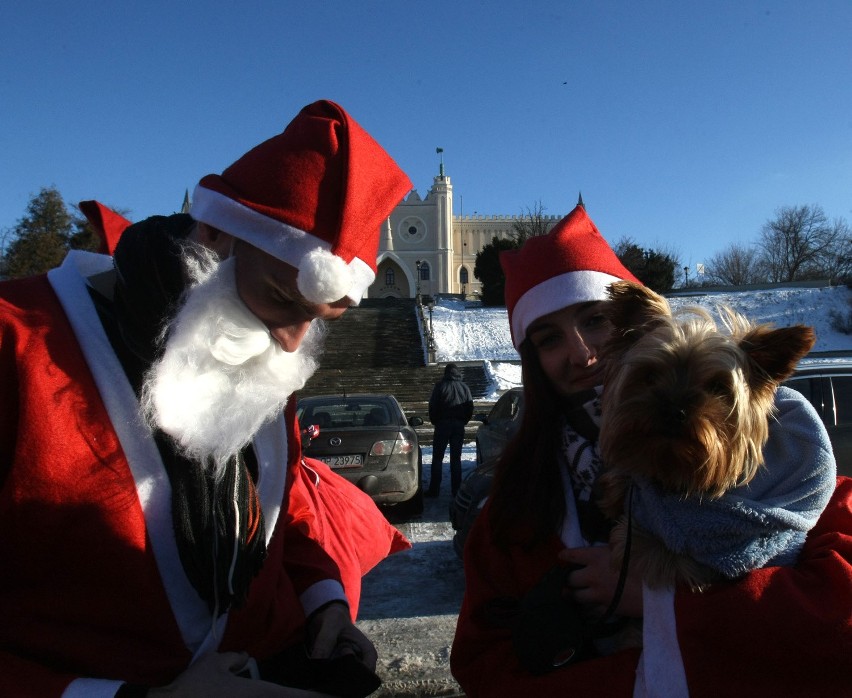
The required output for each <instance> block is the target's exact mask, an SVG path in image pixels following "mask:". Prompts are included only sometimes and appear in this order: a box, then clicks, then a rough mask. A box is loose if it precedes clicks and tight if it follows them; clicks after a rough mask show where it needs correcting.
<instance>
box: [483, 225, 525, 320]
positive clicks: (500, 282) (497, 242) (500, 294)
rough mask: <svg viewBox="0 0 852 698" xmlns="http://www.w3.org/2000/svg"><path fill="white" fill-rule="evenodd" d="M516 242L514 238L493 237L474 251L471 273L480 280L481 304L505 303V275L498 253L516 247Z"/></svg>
mask: <svg viewBox="0 0 852 698" xmlns="http://www.w3.org/2000/svg"><path fill="white" fill-rule="evenodd" d="M517 247H518V243H517V242H516V241H514V240H501V239H499V238H496V237H495V238H494V239H493V240H492V241H491V242H490V243H489V244H488V245H485V247H483V248H482V249H481V250H480V251H479V252H477V253H476V263H475V264H474V267H473V275H474V276H475V277H476V278H477V279H479V280H480V281H481V282H482V304H483V305H491V306H494V305H504V304H505V303H506V299H505V290H506V275H505V274H504V273H503V267H501V266H500V253H501V252H502V251H503V250H514V249H517Z"/></svg>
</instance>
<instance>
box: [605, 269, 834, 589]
mask: <svg viewBox="0 0 852 698" xmlns="http://www.w3.org/2000/svg"><path fill="white" fill-rule="evenodd" d="M609 296H610V301H609V302H608V303H607V304H606V306H607V307H606V309H605V311H604V312H605V314H606V316H607V317H608V319H609V320H610V322H611V323H612V325H613V328H614V329H613V334H612V337H611V339H610V340H609V342H608V343H607V345H606V346H605V347H604V348H603V350H602V360H603V361H604V362H605V366H606V374H605V379H604V390H603V395H602V417H601V429H600V450H601V455H602V458H603V462H604V472H603V474H602V475H601V477H600V478H599V482H598V485H597V487H598V494H599V506H600V507H601V509H602V510H603V512H604V513H605V514H606V515H607V516H609V517H611V518H612V519H613V520H616V521H617V523H616V525H615V527H614V529H613V532H612V536H611V538H610V542H611V545H612V549H613V555H614V558H615V561H616V564H619V565H620V564H621V560H622V558H623V556H624V550H625V544H626V539H627V530H628V527H627V517H628V516H631V515H632V518H633V526H632V531H631V538H632V540H631V547H630V558H629V560H630V564H631V565H633V564H635V565H637V566H638V568H639V571H640V572H641V573H642V576H643V579H644V581H645V583H646V584H647V585H648V586H650V587H661V586H672V585H674V584H675V583H678V582H686V583H688V584H689V585H690V586H691V587H692V588H693V589H694V590H701V589H703V588H705V587H706V586H707V585H709V584H710V583H712V582H714V581H717V580H719V579H724V578H730V577H732V576H735V573H732V572H730V571H729V570H727V569H726V568H725V567H724V566H721V567H720V566H716V565H714V564H712V563H710V564H707V562H706V559H705V561H704V562H699V561H698V560H697V559H695V556H694V555H693V554H692V553H693V551H694V550H695V549H699V548H701V547H702V546H706V547H707V548H709V549H718V548H719V546H726V545H740V544H743V545H744V546H745V547H748V546H749V545H754V540H753V539H749V540H747V541H746V542H745V543H743V540H742V539H741V538H740V537H738V536H740V534H741V533H742V531H744V530H746V529H742V530H740V523H741V520H740V518H739V511H740V509H742V508H743V507H742V506H741V500H740V499H739V498H738V496H739V495H737V496H733V497H731V498H730V501H728V500H725V497H726V494H727V493H731V492H732V491H734V490H736V491H737V493H739V492H741V491H742V490H741V489H737V488H744V486H747V485H748V484H749V483H750V482H752V480H753V479H754V478H755V477H756V476H758V474H759V473H760V471H761V470H762V469H764V467H765V466H764V457H763V448H764V445H765V444H766V442H767V439H768V437H769V427H770V420H772V419H773V416H774V407H773V406H774V402H775V395H776V391H777V388H778V385H779V383H780V382H782V381H783V380H784V379H785V378H787V377H788V376H789V375H790V374H791V373H792V372H793V371H794V369H795V367H796V364H797V363H798V361H799V359H801V358H802V357H803V356H805V354H807V353H808V351H810V349H811V347H812V346H813V344H814V342H815V339H816V337H815V334H814V331H813V329H812V328H810V327H805V326H803V325H798V326H794V327H784V328H779V329H773V328H772V327H771V326H769V325H756V324H752V323H751V322H750V321H748V320H747V319H746V318H745V317H743V316H741V315H739V314H737V313H736V312H734V311H733V310H731V309H720V314H721V316H722V323H721V327H720V326H719V325H717V323H716V322H715V321H714V320H713V319H712V316H711V315H710V313H708V312H706V311H704V310H703V309H701V308H694V309H690V310H689V311H688V313H686V314H684V315H681V314H680V313H679V314H678V315H677V316H673V314H672V311H671V309H670V307H669V304H668V302H667V301H666V300H665V298H663V297H662V296H659V295H658V294H656V293H654V292H653V291H651V290H649V289H648V288H645V287H644V286H641V285H639V284H635V283H631V282H626V281H625V282H616V283H614V284H612V285H611V286H610V289H609ZM828 458H829V460H830V455H829V456H828ZM761 477H762V475H761ZM819 483H820V484H819V486H820V488H822V489H825V488H827V492H825V493H823V492H820V493H819V496H818V499H819V502H822V504H821V506H825V503H826V502H827V500H828V495H829V494H830V492H831V487H832V486H833V478H830V477H825V478H819ZM745 489H748V488H745ZM819 502H818V503H817V505H816V506H817V507H819V506H820V504H819ZM759 506H760V505H759ZM738 507H739V509H738ZM749 513H750V512H749ZM702 517H704V520H703V523H702ZM759 519H760V512H756V513H755V521H749V522H748V525H749V526H750V527H751V528H750V529H749V530H748V534H749V535H752V534H755V531H756V536H757V537H758V538H760V537H761V536H763V535H764V532H763V531H762V530H761V526H762V525H763V522H762V521H760V520H759ZM815 520H816V519H815V518H814V521H815ZM729 525H730V526H731V530H734V534H733V535H731V534H730V531H729V530H726V526H729ZM811 525H812V524H811ZM785 533H786V532H785ZM782 537H783V536H782ZM699 538H704V539H705V540H704V541H701V540H698V539H699ZM784 540H786V539H784ZM799 540H800V541H803V540H804V533H802V534H801V536H800V538H799ZM785 544H786V543H785ZM760 545H762V544H761V543H758V544H757V546H758V547H759V546H760ZM797 552H798V551H796V554H797ZM729 553H730V551H729V550H728V551H725V555H728V557H729V558H730V557H731V555H730V554H729ZM698 557H701V556H698ZM733 557H736V558H737V559H738V560H739V559H740V558H741V557H742V556H741V555H740V553H739V552H738V551H737V552H735V553H734V554H733ZM794 559H795V558H794ZM738 564H739V563H738ZM764 564H768V563H767V562H766V560H762V561H758V562H757V563H756V564H755V567H760V566H764ZM773 564H774V563H773ZM746 566H748V563H746ZM745 571H748V570H747V569H743V570H740V569H738V570H737V573H739V574H742V573H744V572H745Z"/></svg>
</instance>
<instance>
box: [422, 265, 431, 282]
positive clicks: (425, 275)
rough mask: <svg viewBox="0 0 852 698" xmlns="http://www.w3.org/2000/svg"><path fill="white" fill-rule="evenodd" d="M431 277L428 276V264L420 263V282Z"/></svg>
mask: <svg viewBox="0 0 852 698" xmlns="http://www.w3.org/2000/svg"><path fill="white" fill-rule="evenodd" d="M430 278H431V275H430V274H429V262H420V280H421V281H429V279H430Z"/></svg>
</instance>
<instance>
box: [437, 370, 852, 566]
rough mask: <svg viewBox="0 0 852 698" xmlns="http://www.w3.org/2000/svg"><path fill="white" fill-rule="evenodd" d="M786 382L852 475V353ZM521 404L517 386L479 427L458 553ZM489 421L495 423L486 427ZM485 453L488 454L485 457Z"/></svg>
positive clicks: (461, 505) (455, 522)
mask: <svg viewBox="0 0 852 698" xmlns="http://www.w3.org/2000/svg"><path fill="white" fill-rule="evenodd" d="M784 385H786V386H787V387H789V388H793V389H795V390H798V391H799V392H800V393H802V395H804V396H805V397H806V398H807V399H808V400H809V401H810V403H811V404H812V405H813V406H814V408H815V409H816V411H817V413H818V414H819V416H820V418H821V419H822V421H823V423H824V424H825V427H826V430H827V431H828V437H829V438H830V439H831V446H832V449H833V450H834V458H835V460H836V461H837V474H838V475H846V476H849V477H852V359H848V358H846V359H831V358H825V359H815V358H810V359H804V360H803V361H802V362H801V363H800V364H799V366H798V368H797V369H796V373H795V374H793V376H792V377H790V378H789V379H787V380H786V381H785V382H784ZM504 399H505V402H504V404H502V405H501V401H503V400H504ZM498 407H499V408H500V409H499V410H498ZM522 410H523V390H522V389H521V388H512V389H511V390H510V391H507V392H506V393H504V394H503V395H502V396H501V397H500V399H499V400H498V401H497V402H496V403H495V404H494V407H493V408H492V409H491V412H489V414H488V415H487V417H485V418H484V422H483V426H482V427H480V428H479V430H478V431H477V434H476V454H477V462H478V463H482V464H481V465H479V467H477V468H476V469H475V470H474V471H473V472H471V473H470V475H468V476H467V477H466V478H465V479H464V481H462V484H461V487H460V488H459V491H458V493H457V494H456V497H455V499H454V500H453V502H452V503H451V504H450V522H451V524H452V526H453V528H454V529H456V534H455V536H454V537H453V546H454V547H455V550H456V552H457V553H458V555H459V556H461V554H462V551H463V550H464V543H465V541H466V540H467V535H468V533H469V532H470V527H471V526H472V525H473V522H474V521H475V520H476V516H477V515H478V514H479V512H480V511H481V510H482V507H483V505H484V504H485V499H486V497H487V496H488V491H489V489H490V488H491V482H492V480H493V479H494V465H495V461H496V458H497V457H498V456H499V454H500V451H502V448H503V446H505V444H506V442H508V440H509V439H510V438H511V437H512V435H514V433H515V431H517V427H518V424H519V418H520V415H521V413H522ZM495 413H496V414H495ZM492 415H494V418H493V421H492ZM489 422H491V425H490V428H488V429H486V428H485V427H486V425H488V423H489ZM498 445H499V448H498ZM495 451H496V453H495ZM480 454H482V455H483V456H485V454H488V455H487V456H485V459H484V463H483V459H482V458H481V457H480Z"/></svg>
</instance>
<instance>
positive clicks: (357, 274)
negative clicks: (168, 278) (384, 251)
mask: <svg viewBox="0 0 852 698" xmlns="http://www.w3.org/2000/svg"><path fill="white" fill-rule="evenodd" d="M190 215H191V216H192V217H193V218H194V219H195V220H197V221H201V222H202V223H207V224H208V225H212V226H213V227H215V228H218V229H220V230H223V231H225V232H226V233H228V234H229V235H233V236H234V237H236V238H239V239H240V240H244V241H245V242H247V243H249V244H250V245H254V246H255V247H257V248H258V249H261V250H263V251H264V252H266V253H268V254H271V255H272V256H273V257H275V258H276V259H280V260H281V261H282V262H287V264H290V265H292V266H294V267H295V268H296V269H298V270H299V275H298V279H297V280H298V286H299V291H300V292H301V293H302V295H304V296H305V298H306V299H307V300H309V301H310V302H312V303H331V302H333V301H337V300H340V299H341V298H345V297H348V298H350V299H352V300H353V301H354V302H355V303H360V302H361V298H362V297H363V296H364V293H365V292H366V291H367V289H368V288H369V286H370V284H372V283H373V281H374V280H375V278H376V274H375V272H374V271H373V270H372V268H371V267H370V265H369V264H367V263H366V262H365V261H364V260H361V259H358V258H357V257H356V258H354V259H353V260H352V261H351V262H349V263H348V264H347V262H346V260H344V259H342V258H340V257H337V256H336V255H334V254H332V252H331V244H330V243H329V242H327V241H326V240H323V239H321V238H318V237H316V236H314V235H311V234H310V233H308V232H305V231H304V230H300V229H299V228H296V227H294V226H292V225H288V224H287V223H284V222H283V221H278V220H275V219H274V218H270V217H269V216H265V215H263V214H262V213H258V212H257V211H255V210H254V209H251V208H249V207H248V206H243V205H242V204H241V203H239V202H237V201H235V200H234V199H232V198H230V197H228V196H225V195H224V194H220V193H219V192H216V191H213V190H212V189H207V188H206V187H202V186H201V185H200V184H199V185H197V186H196V187H195V192H194V193H193V201H192V209H191V210H190ZM317 252H324V253H325V256H323V255H318V256H317V255H315V254H314V253H317ZM326 258H328V261H323V260H326ZM334 260H337V261H334ZM303 264H304V265H305V266H303ZM306 267H308V268H309V269H308V268H306ZM305 272H307V276H308V277H309V278H306V279H303V278H302V276H303V274H305ZM338 292H339V293H338ZM331 293H337V294H338V295H336V296H329V294H331ZM309 294H310V295H309Z"/></svg>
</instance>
